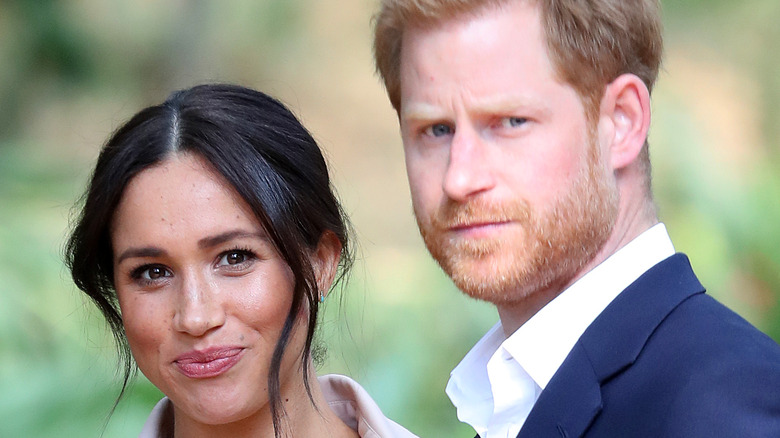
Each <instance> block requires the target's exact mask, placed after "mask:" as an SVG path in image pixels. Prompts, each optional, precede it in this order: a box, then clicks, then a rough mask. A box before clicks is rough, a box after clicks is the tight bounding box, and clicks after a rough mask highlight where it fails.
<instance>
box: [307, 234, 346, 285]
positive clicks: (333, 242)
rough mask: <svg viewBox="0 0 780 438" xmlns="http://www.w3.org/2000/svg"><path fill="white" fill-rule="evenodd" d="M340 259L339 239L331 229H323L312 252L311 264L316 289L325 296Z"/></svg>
mask: <svg viewBox="0 0 780 438" xmlns="http://www.w3.org/2000/svg"><path fill="white" fill-rule="evenodd" d="M340 259H341V241H339V238H338V237H337V236H336V235H335V234H334V233H333V232H332V231H325V232H324V233H322V237H320V241H319V243H318V244H317V250H316V251H315V252H314V254H312V266H313V267H314V275H315V276H316V278H317V289H319V292H320V294H321V296H323V297H324V296H327V295H328V291H329V290H330V287H331V285H332V284H333V279H334V278H335V277H336V272H337V271H338V267H339V260H340Z"/></svg>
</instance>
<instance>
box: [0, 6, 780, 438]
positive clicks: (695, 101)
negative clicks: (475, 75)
mask: <svg viewBox="0 0 780 438" xmlns="http://www.w3.org/2000/svg"><path fill="white" fill-rule="evenodd" d="M664 3H665V12H664V14H665V23H666V44H667V51H666V61H665V65H664V71H663V72H662V74H661V77H660V80H659V84H658V88H657V90H656V92H655V94H654V103H653V106H654V111H655V112H654V122H653V128H652V133H651V145H652V146H651V151H652V152H651V153H652V156H653V163H654V184H655V188H656V196H657V201H658V204H659V206H660V213H661V218H662V220H663V221H664V222H666V224H667V227H668V228H669V231H670V233H671V235H672V238H673V240H674V242H675V244H676V247H677V249H678V250H680V251H684V252H687V253H688V254H689V255H690V256H691V259H692V262H693V265H694V268H695V270H696V271H697V272H698V274H699V275H700V276H701V278H702V281H703V282H704V284H705V285H707V286H708V288H709V290H710V292H711V293H712V294H713V295H715V296H716V297H717V298H718V299H720V300H721V301H723V302H725V303H726V304H727V305H729V306H730V307H732V308H733V309H735V310H736V311H737V312H739V313H740V314H742V315H744V316H745V317H746V318H747V319H748V320H750V321H751V322H753V323H754V324H756V325H757V326H758V327H760V328H761V329H762V330H764V331H766V332H767V333H769V334H770V335H771V336H773V337H774V338H775V339H780V307H779V306H778V302H779V301H780V231H778V226H777V224H778V223H780V172H779V170H780V156H779V154H778V150H779V149H778V147H779V146H780V103H779V102H780V57H778V56H777V53H778V52H777V51H778V47H780V26H778V24H777V23H778V22H780V2H778V1H777V0H743V1H740V2H733V1H728V0H668V1H665V2H664ZM375 7H376V1H375V0H371V1H365V0H338V1H336V0H308V1H304V0H226V1H219V2H218V1H206V0H189V1H188V0H177V1H166V2H158V1H151V0H145V1H141V0H138V1H134V2H131V1H119V0H114V1H106V0H72V1H53V0H31V1H22V0H16V1H13V0H0V436H2V437H20V436H21V437H64V436H84V437H97V436H99V435H100V434H101V432H102V431H104V436H106V437H134V436H137V434H138V432H139V430H140V426H141V424H142V423H143V421H144V419H145V418H146V415H147V414H148V412H149V410H150V409H151V407H152V405H153V404H154V403H155V402H156V401H157V400H158V399H159V397H160V394H159V392H157V390H156V389H155V388H154V387H152V386H151V385H150V384H149V383H148V382H147V381H145V380H144V379H143V378H139V379H138V382H137V384H136V385H135V386H134V387H133V389H132V391H131V392H130V393H129V394H128V395H127V397H126V398H125V400H124V401H123V402H122V403H121V404H120V406H119V408H118V410H117V412H116V413H115V414H114V416H113V417H112V418H111V419H110V421H108V423H107V425H106V424H105V423H106V415H107V413H108V410H109V408H110V406H111V403H112V401H113V399H114V397H115V395H116V392H117V389H118V387H117V380H116V375H115V373H116V372H115V369H116V366H115V365H116V358H115V355H114V348H113V345H112V344H111V339H110V335H109V333H108V331H107V329H106V327H105V326H104V325H103V323H102V321H101V319H100V318H99V317H98V316H97V315H96V312H95V309H94V308H93V307H92V305H91V304H89V303H86V302H85V300H84V299H83V298H82V297H81V296H80V294H79V291H78V290H76V289H75V287H74V286H73V285H72V284H71V281H70V279H69V276H68V274H67V272H66V270H65V269H64V267H63V265H62V261H61V256H60V253H61V248H62V244H63V240H64V236H65V234H66V230H67V228H68V220H69V217H70V216H71V206H72V204H73V202H74V201H75V200H76V199H77V197H78V196H79V194H80V193H81V191H82V190H83V187H84V184H85V182H86V179H87V178H88V176H89V172H90V170H91V166H92V165H93V162H94V160H95V159H96V157H97V153H98V150H99V148H100V146H101V144H102V142H103V141H104V140H105V138H106V137H107V136H108V135H109V134H110V133H111V132H112V131H113V130H114V129H115V128H116V127H118V125H119V124H120V123H122V121H124V120H126V119H127V118H128V117H129V116H130V115H132V114H133V113H135V112H136V111H137V110H138V109H140V108H141V107H143V106H146V105H149V104H153V103H158V102H160V101H162V100H163V99H164V98H165V96H166V95H167V94H168V93H169V92H170V91H171V90H173V89H177V88H183V87H186V86H190V85H193V84H196V83H200V82H204V81H225V82H235V83H240V84H245V85H248V86H252V87H255V88H258V89H261V90H264V91H266V92H269V93H271V94H273V95H275V96H277V97H279V98H280V99H282V100H283V101H284V102H286V103H287V104H288V105H290V106H291V107H292V108H293V110H294V111H295V112H296V113H297V114H298V115H299V116H300V117H301V119H302V120H303V122H304V123H305V124H306V125H307V126H308V127H309V128H310V129H311V130H312V131H313V133H314V134H315V137H316V138H317V139H318V141H320V144H321V146H322V147H323V148H324V149H325V150H326V154H327V156H328V159H329V162H330V163H331V166H332V172H333V175H334V178H335V181H336V185H337V187H338V190H339V193H340V195H341V198H342V199H343V201H344V204H345V206H346V209H347V211H348V212H349V213H350V214H351V216H352V218H353V221H354V225H355V228H356V230H357V234H358V236H357V237H358V240H359V241H360V245H361V253H360V257H359V262H358V264H357V266H356V268H355V271H354V274H353V277H352V281H351V282H350V283H349V287H348V288H347V289H346V290H345V291H343V294H342V296H341V299H331V300H329V301H328V303H327V312H326V315H325V318H324V321H323V325H322V328H323V330H322V332H321V338H322V340H323V341H324V342H325V343H326V344H327V346H328V348H329V351H330V354H329V358H328V362H327V363H326V364H325V365H324V367H323V369H322V370H321V371H322V372H342V373H347V374H350V375H352V376H353V377H355V378H356V379H357V380H359V381H360V382H361V383H363V384H364V385H365V386H366V387H367V388H368V389H369V391H370V392H371V393H372V394H373V395H374V396H375V397H376V400H377V402H378V403H379V405H380V406H381V407H382V408H383V409H384V410H385V412H386V413H387V414H388V415H389V416H390V417H392V418H395V419H396V420H398V421H399V422H401V423H402V424H405V425H406V426H407V427H409V428H410V429H411V430H412V431H414V432H416V433H417V434H419V435H420V436H423V437H438V436H447V437H449V436H462V437H470V436H472V433H471V431H470V429H469V428H468V427H466V426H463V425H460V424H459V423H458V422H457V420H456V418H455V412H454V409H452V408H451V407H450V405H449V402H448V400H447V398H446V396H445V395H444V391H443V388H444V386H445V384H446V381H447V378H448V374H449V371H450V369H451V368H452V367H454V366H455V364H456V363H457V362H458V361H459V360H460V358H461V357H462V356H463V354H464V353H465V352H466V351H467V350H468V349H469V348H470V346H471V345H472V344H473V343H474V342H475V341H476V340H477V339H478V338H479V337H480V336H481V335H482V334H483V332H484V331H485V330H487V329H488V328H489V327H490V326H491V325H492V324H493V323H494V322H495V321H496V319H497V317H496V315H495V312H494V310H493V309H492V308H491V307H490V306H488V305H485V304H484V303H478V302H474V301H471V300H469V299H467V298H465V297H463V296H461V294H460V293H459V292H457V291H456V290H455V288H454V287H453V286H452V285H451V284H450V282H449V281H448V280H447V279H446V278H445V277H444V276H443V275H442V274H441V272H440V271H439V269H438V268H437V267H436V265H435V264H434V263H433V262H432V261H431V260H430V259H429V257H428V255H427V253H426V252H425V249H424V247H423V245H422V243H421V240H420V238H419V237H418V234H417V231H416V228H415V225H414V221H413V217H412V214H411V207H410V202H409V199H408V187H407V183H406V177H405V171H404V168H403V157H402V150H401V145H400V140H399V136H398V132H397V126H396V119H395V115H394V113H393V111H392V109H391V107H390V105H389V103H388V102H387V100H386V98H385V96H384V91H383V89H382V87H381V85H380V82H379V80H378V79H377V78H376V77H375V76H374V75H373V68H372V63H371V50H370V33H371V32H370V24H369V22H370V17H371V15H372V13H373V11H374V9H375ZM104 427H105V429H104Z"/></svg>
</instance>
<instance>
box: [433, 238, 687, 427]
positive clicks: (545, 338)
mask: <svg viewBox="0 0 780 438" xmlns="http://www.w3.org/2000/svg"><path fill="white" fill-rule="evenodd" d="M672 255H674V246H673V245H672V241H671V239H670V238H669V234H668V233H667V232H666V227H665V226H664V225H663V224H661V223H659V224H657V225H655V226H653V227H652V228H650V229H649V230H647V231H645V232H644V233H642V234H640V235H639V236H637V237H636V238H635V239H634V240H632V241H631V242H629V243H628V244H627V245H625V246H624V247H623V248H621V249H620V250H618V251H617V252H615V253H614V254H612V255H611V256H610V257H608V258H607V259H606V260H604V261H603V262H602V263H601V264H599V265H598V266H596V267H595V268H593V270H591V271H590V272H588V273H587V274H585V275H584V276H583V277H582V278H580V279H579V280H577V281H576V282H575V283H574V284H572V285H571V286H569V287H568V288H567V289H566V290H564V291H563V292H562V293H561V294H560V295H558V296H557V297H556V298H555V299H553V300H552V301H550V302H549V303H548V304H547V305H546V306H545V307H543V308H542V309H541V310H539V311H538V312H537V313H536V314H535V315H534V316H533V317H531V319H529V320H528V321H527V322H526V323H525V324H523V325H522V326H521V327H520V328H519V329H517V331H515V332H514V333H513V334H512V335H511V336H510V337H509V338H506V337H505V335H504V332H503V330H502V326H501V323H500V322H499V323H497V324H496V325H495V326H493V328H492V329H490V331H488V332H487V333H486V334H485V336H483V337H482V339H480V340H479V342H477V344H476V345H474V347H473V348H472V349H471V351H469V352H468V353H467V354H466V356H465V357H464V358H463V360H462V361H461V362H460V364H458V366H457V367H455V369H454V370H453V371H452V373H450V380H449V382H448V383H447V390H446V391H447V395H448V396H449V397H450V400H451V401H452V403H453V404H454V405H455V407H456V408H457V410H458V419H459V420H460V421H462V422H464V423H468V424H469V425H471V427H473V428H474V430H476V431H477V433H478V434H479V435H480V437H482V438H515V437H516V436H517V434H518V433H519V432H520V428H522V427H523V423H525V420H526V418H528V414H529V413H530V412H531V409H532V408H533V405H534V403H536V400H537V399H538V398H539V395H540V394H541V392H542V391H543V390H544V388H545V387H546V386H547V384H548V383H549V382H550V379H552V377H553V375H554V374H555V372H556V371H558V368H560V366H561V364H562V363H563V361H564V359H566V356H568V354H569V351H571V349H572V348H573V347H574V344H576V343H577V340H578V339H579V338H580V336H582V334H583V333H584V332H585V329H587V328H588V326H589V325H590V324H591V323H592V322H593V320H594V319H596V317H598V316H599V314H600V313H601V312H602V311H603V310H604V309H605V308H606V307H607V306H608V305H609V303H611V302H612V300H614V299H615V297H617V296H618V295H619V294H620V292H621V291H623V289H625V288H626V287H628V286H629V285H630V284H631V283H633V282H634V281H635V280H636V279H637V278H639V277H640V276H641V275H642V274H643V273H645V271H647V270H648V269H650V268H652V267H653V266H654V265H656V264H657V263H659V262H661V261H662V260H664V259H666V258H668V257H670V256H672Z"/></svg>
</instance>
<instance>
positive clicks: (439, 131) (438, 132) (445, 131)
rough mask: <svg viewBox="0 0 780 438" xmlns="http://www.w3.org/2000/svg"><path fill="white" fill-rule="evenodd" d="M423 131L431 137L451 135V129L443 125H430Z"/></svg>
mask: <svg viewBox="0 0 780 438" xmlns="http://www.w3.org/2000/svg"><path fill="white" fill-rule="evenodd" d="M425 131H426V134H428V135H430V136H432V137H441V136H444V135H449V134H452V128H450V127H449V126H447V125H445V124H443V123H437V124H435V125H431V126H429V127H428V129H426V130H425Z"/></svg>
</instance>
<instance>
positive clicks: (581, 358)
mask: <svg viewBox="0 0 780 438" xmlns="http://www.w3.org/2000/svg"><path fill="white" fill-rule="evenodd" d="M564 365H565V366H563V365H562V366H561V368H560V369H559V370H558V372H557V373H556V374H555V375H554V376H553V378H552V380H550V383H549V385H547V388H545V390H544V391H542V394H541V395H540V396H539V400H537V401H536V404H534V407H533V409H532V410H531V413H530V414H529V415H528V419H527V420H526V422H525V424H524V425H523V428H522V429H521V430H520V434H518V435H517V438H534V437H562V438H568V437H577V436H580V435H582V433H583V432H584V431H585V430H586V429H587V428H588V426H589V425H590V423H591V421H593V418H595V417H596V415H598V413H599V412H601V387H600V385H599V382H598V379H597V378H596V374H595V372H594V370H593V367H592V366H591V365H590V360H589V359H588V357H587V353H586V351H585V349H584V348H583V347H582V345H581V344H579V343H577V344H576V345H575V346H574V348H573V349H572V351H571V352H570V353H569V356H568V357H567V358H566V360H565V361H564Z"/></svg>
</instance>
